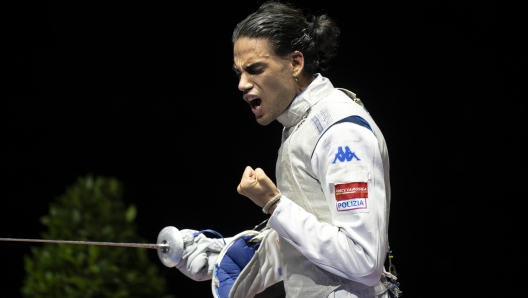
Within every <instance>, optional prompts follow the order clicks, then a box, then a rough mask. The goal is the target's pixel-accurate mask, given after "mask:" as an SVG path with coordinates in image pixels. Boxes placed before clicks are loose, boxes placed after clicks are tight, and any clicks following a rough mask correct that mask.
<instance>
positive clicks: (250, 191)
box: [237, 166, 280, 208]
mask: <svg viewBox="0 0 528 298" xmlns="http://www.w3.org/2000/svg"><path fill="white" fill-rule="evenodd" d="M237 191H238V193H239V194H241V195H243V196H246V197H248V198H250V199H251V200H252V201H253V203H255V204H257V205H258V206H259V207H261V208H262V207H263V206H264V205H266V203H267V202H268V201H269V200H271V199H272V198H273V197H275V196H276V195H278V194H279V193H280V192H279V190H278V189H277V187H276V186H275V183H273V182H272V181H271V179H270V178H269V177H268V176H267V175H266V173H264V171H263V170H262V169H261V168H256V169H255V170H253V169H252V168H251V167H250V166H247V167H246V169H245V170H244V174H242V179H240V184H238V187H237Z"/></svg>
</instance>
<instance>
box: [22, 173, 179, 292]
mask: <svg viewBox="0 0 528 298" xmlns="http://www.w3.org/2000/svg"><path fill="white" fill-rule="evenodd" d="M122 188H123V187H122V184H121V183H120V182H119V181H118V180H117V179H115V178H105V177H95V178H94V177H93V176H92V175H87V176H86V177H80V178H78V180H77V182H76V183H75V184H73V185H72V186H70V187H68V188H67V189H66V192H65V193H64V194H63V195H61V196H60V197H57V198H56V200H55V201H54V202H52V203H51V204H50V209H49V215H46V216H43V217H42V218H41V222H42V223H43V224H44V225H45V226H47V228H48V230H47V232H45V233H43V234H42V238H43V239H54V240H76V241H98V242H126V243H147V242H146V241H144V239H142V238H141V237H139V236H138V235H137V234H136V226H135V224H134V219H135V217H136V207H135V206H134V205H130V206H128V207H126V206H125V204H124V202H123V201H122V200H121V195H122ZM149 251H150V249H143V248H126V247H116V246H111V247H108V246H96V245H79V244H48V243H45V244H43V245H42V246H39V247H37V246H34V247H32V248H31V254H30V255H26V256H24V263H25V271H26V276H25V279H24V285H23V287H22V289H21V291H22V295H23V296H24V297H69V298H73V297H83V298H88V297H112V298H118V297H172V296H170V295H168V294H167V285H166V279H165V277H164V276H161V274H160V272H159V268H158V267H157V266H156V264H153V263H152V262H151V261H150V259H149V257H148V253H149ZM152 251H153V250H152ZM153 252H154V251H153Z"/></svg>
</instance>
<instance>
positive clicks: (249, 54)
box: [233, 37, 278, 68]
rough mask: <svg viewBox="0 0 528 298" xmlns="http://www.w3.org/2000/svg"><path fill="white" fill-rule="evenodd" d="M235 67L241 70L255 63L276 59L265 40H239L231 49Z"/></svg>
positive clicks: (245, 38) (244, 38) (246, 38)
mask: <svg viewBox="0 0 528 298" xmlns="http://www.w3.org/2000/svg"><path fill="white" fill-rule="evenodd" d="M233 58H234V63H235V67H237V68H243V67H244V66H247V65H249V64H252V63H255V62H257V61H263V60H270V59H276V58H278V56H277V55H275V54H274V53H273V50H272V49H271V46H270V42H269V40H268V39H267V38H248V37H241V38H239V39H238V40H237V41H236V42H235V45H234V47H233Z"/></svg>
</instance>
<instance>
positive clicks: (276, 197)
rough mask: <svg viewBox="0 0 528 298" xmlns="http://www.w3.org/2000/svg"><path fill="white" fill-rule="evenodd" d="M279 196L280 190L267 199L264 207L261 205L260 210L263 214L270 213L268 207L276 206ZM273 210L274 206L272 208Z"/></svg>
mask: <svg viewBox="0 0 528 298" xmlns="http://www.w3.org/2000/svg"><path fill="white" fill-rule="evenodd" d="M281 197H282V194H281V192H280V190H279V193H278V194H277V195H276V196H274V197H273V198H272V199H271V200H269V201H268V202H267V203H266V204H265V205H264V207H262V212H263V213H264V214H270V208H271V207H274V206H276V205H277V202H278V201H279V200H280V198H281ZM273 210H275V208H273Z"/></svg>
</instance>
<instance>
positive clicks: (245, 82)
mask: <svg viewBox="0 0 528 298" xmlns="http://www.w3.org/2000/svg"><path fill="white" fill-rule="evenodd" d="M251 88H253V84H252V83H251V81H250V79H249V76H248V75H247V74H241V75H240V79H239V81H238V90H240V91H242V92H247V91H249V90H251Z"/></svg>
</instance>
